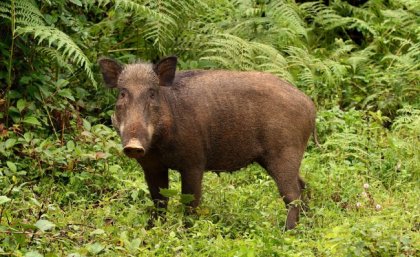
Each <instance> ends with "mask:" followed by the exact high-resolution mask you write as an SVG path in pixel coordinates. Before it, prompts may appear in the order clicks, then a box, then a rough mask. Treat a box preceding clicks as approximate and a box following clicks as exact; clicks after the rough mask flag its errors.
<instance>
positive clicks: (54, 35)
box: [16, 26, 96, 87]
mask: <svg viewBox="0 0 420 257" xmlns="http://www.w3.org/2000/svg"><path fill="white" fill-rule="evenodd" d="M16 32H17V34H18V35H24V34H30V35H33V36H34V38H35V39H37V40H38V44H41V43H43V42H44V41H46V40H47V41H48V45H49V46H52V45H55V46H61V47H60V48H57V50H61V49H62V50H61V51H62V54H63V56H65V58H67V59H68V60H70V61H72V62H74V63H75V64H76V65H80V66H82V67H83V69H84V71H85V73H86V75H87V76H88V78H89V79H90V80H91V81H92V83H93V84H94V86H95V87H96V81H95V79H94V76H93V72H92V69H91V63H90V61H89V59H88V58H87V57H86V55H85V54H84V53H83V51H82V50H81V49H80V48H79V47H78V46H77V44H76V43H74V41H73V40H72V39H71V38H70V37H69V36H68V35H67V34H65V33H64V32H62V31H60V30H58V29H55V28H52V27H48V26H26V27H21V28H18V29H17V30H16Z"/></svg>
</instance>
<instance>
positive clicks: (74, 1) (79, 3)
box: [70, 0, 82, 6]
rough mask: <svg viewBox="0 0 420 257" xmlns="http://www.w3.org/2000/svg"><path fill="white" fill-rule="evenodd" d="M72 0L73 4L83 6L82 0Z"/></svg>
mask: <svg viewBox="0 0 420 257" xmlns="http://www.w3.org/2000/svg"><path fill="white" fill-rule="evenodd" d="M70 2H72V3H73V4H75V5H77V6H82V2H80V0H70Z"/></svg>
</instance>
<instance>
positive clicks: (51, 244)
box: [0, 109, 420, 257]
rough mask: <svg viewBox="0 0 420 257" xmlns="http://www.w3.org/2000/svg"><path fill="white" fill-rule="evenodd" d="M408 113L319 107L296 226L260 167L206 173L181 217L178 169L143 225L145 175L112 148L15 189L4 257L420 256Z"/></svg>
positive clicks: (1, 227)
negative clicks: (391, 116) (75, 168)
mask: <svg viewBox="0 0 420 257" xmlns="http://www.w3.org/2000/svg"><path fill="white" fill-rule="evenodd" d="M405 115H406V118H405V119H404V120H399V121H397V123H396V125H395V126H394V127H393V128H392V129H391V130H387V129H384V128H383V127H382V126H381V125H380V123H379V122H375V121H374V119H373V118H372V117H376V116H375V115H374V114H368V115H367V114H365V113H362V112H360V111H356V110H349V111H347V112H343V111H340V110H338V109H334V110H325V111H321V112H320V113H319V122H318V129H319V134H320V138H321V141H322V145H323V148H322V149H318V148H316V147H315V146H314V145H313V144H312V143H311V144H310V146H309V148H308V151H307V153H306V155H305V159H304V161H303V163H302V168H301V173H302V176H303V177H304V178H305V180H306V181H307V182H308V189H307V190H306V192H305V194H306V195H307V196H308V197H309V198H310V201H309V207H310V208H309V210H308V211H306V212H304V213H303V214H302V216H301V220H300V223H299V226H298V227H297V228H296V229H295V230H293V231H284V230H283V227H284V223H285V218H286V209H285V206H284V203H283V201H282V200H281V199H279V197H278V192H277V189H276V187H275V184H274V182H273V180H272V179H271V178H270V177H269V176H268V175H267V173H266V172H265V171H264V170H263V169H262V168H261V167H260V166H258V165H256V164H253V165H250V166H248V167H246V168H244V169H242V170H240V171H238V172H235V173H232V174H228V173H222V174H221V175H220V176H218V175H216V174H215V173H210V172H208V173H206V174H205V176H204V182H203V191H204V194H203V202H202V204H201V206H200V207H199V209H198V214H197V215H193V216H185V215H184V214H183V205H182V204H181V202H180V195H179V192H180V178H179V174H178V173H177V172H176V171H172V172H171V173H170V177H171V189H173V190H174V192H177V193H176V194H175V195H174V196H173V197H171V199H170V203H169V210H168V214H167V220H166V222H158V223H157V225H156V226H155V227H154V228H152V229H150V230H146V229H145V225H146V223H147V220H148V217H149V214H148V211H149V209H150V208H151V207H152V202H151V200H149V198H148V191H147V187H146V185H145V182H144V178H143V175H142V173H141V172H140V169H139V168H138V167H137V164H136V163H134V162H132V161H129V160H127V159H125V158H121V157H122V155H119V154H118V153H116V154H114V155H112V156H110V157H109V160H108V166H107V168H106V167H105V166H103V168H102V170H96V171H90V172H88V173H87V174H84V175H83V176H76V175H73V176H69V177H70V179H69V180H63V179H60V176H57V175H56V176H53V175H45V176H43V177H42V178H41V180H39V181H36V182H31V183H29V184H25V185H22V186H21V188H20V189H19V190H20V191H16V193H10V194H9V196H8V197H9V198H10V199H12V200H11V201H9V202H7V203H3V204H2V205H0V206H2V209H0V210H2V215H3V216H2V220H1V224H0V239H1V240H0V255H11V256H96V255H101V256H247V257H249V256H418V255H419V253H420V252H419V249H420V233H419V230H420V210H419V208H420V206H419V204H418V199H419V196H420V187H419V183H418V182H419V178H420V174H419V173H420V170H419V167H420V165H419V164H420V161H419V158H418V157H419V154H418V152H417V151H416V149H419V147H420V143H419V138H418V136H419V134H418V131H417V130H416V127H414V125H415V124H417V123H416V122H419V121H418V116H413V115H411V116H410V115H409V114H405ZM397 125H398V126H397ZM115 155H116V156H115ZM113 165H114V166H113ZM115 165H119V166H115ZM111 166H113V167H123V168H110V167H111ZM100 167H102V166H100ZM82 173H83V172H82ZM80 174H81V173H80ZM80 174H77V175H80ZM12 191H13V190H12ZM40 219H41V220H47V221H49V222H50V223H51V224H49V226H48V224H47V225H46V226H45V224H44V225H40V224H36V223H37V221H38V220H40ZM34 224H36V225H34Z"/></svg>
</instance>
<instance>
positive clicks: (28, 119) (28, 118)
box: [23, 116, 41, 126]
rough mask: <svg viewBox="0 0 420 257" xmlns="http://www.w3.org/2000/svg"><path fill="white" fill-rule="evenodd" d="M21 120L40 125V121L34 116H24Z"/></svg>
mask: <svg viewBox="0 0 420 257" xmlns="http://www.w3.org/2000/svg"><path fill="white" fill-rule="evenodd" d="M23 122H24V123H27V124H31V125H35V126H41V123H40V122H39V121H38V119H37V118H35V117H34V116H29V117H25V118H24V119H23Z"/></svg>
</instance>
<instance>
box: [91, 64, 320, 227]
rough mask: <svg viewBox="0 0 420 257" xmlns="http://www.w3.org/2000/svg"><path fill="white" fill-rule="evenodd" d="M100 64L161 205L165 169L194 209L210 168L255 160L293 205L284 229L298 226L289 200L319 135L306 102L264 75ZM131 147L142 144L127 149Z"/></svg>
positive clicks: (123, 132)
mask: <svg viewBox="0 0 420 257" xmlns="http://www.w3.org/2000/svg"><path fill="white" fill-rule="evenodd" d="M99 63H100V66H101V71H102V73H103V76H104V79H105V82H106V83H107V84H108V85H109V86H111V87H117V88H119V89H120V97H119V99H118V100H117V104H116V114H115V118H114V119H113V120H114V125H115V126H116V128H117V129H118V130H119V133H120V136H121V139H122V143H123V146H124V147H125V152H126V154H127V155H128V156H130V157H132V158H136V159H137V161H138V162H139V163H140V165H141V166H142V168H143V170H144V173H145V178H146V181H147V183H148V186H149V190H150V193H151V197H152V199H153V200H154V201H155V203H156V206H157V207H166V205H167V198H166V197H164V196H162V195H161V194H160V193H159V189H160V188H168V186H169V181H168V169H175V170H178V171H179V172H180V173H181V180H182V193H183V194H192V195H194V197H195V198H194V201H193V202H191V203H190V206H192V207H196V206H197V205H198V204H199V202H200V198H201V187H202V186H201V182H202V178H203V172H204V171H205V170H214V171H234V170H237V169H240V168H242V167H244V166H246V165H248V164H250V163H253V162H257V163H259V164H260V165H261V166H262V167H264V168H265V169H266V170H267V171H268V173H269V174H270V175H271V177H273V179H274V180H275V182H276V184H277V186H278V190H279V192H280V194H281V196H282V197H283V200H284V201H285V203H286V205H287V206H288V208H289V212H288V216H287V221H286V228H287V229H291V228H294V227H295V226H296V223H297V221H298V218H299V207H298V206H296V205H294V204H293V203H292V202H293V201H295V200H299V199H300V197H301V191H302V190H303V188H304V182H303V180H302V179H301V178H300V177H299V167H300V163H301V160H302V157H303V154H304V151H305V149H306V146H307V143H308V139H309V137H310V135H311V133H313V132H314V131H315V115H316V111H315V106H314V104H313V102H312V101H311V100H310V99H309V97H307V96H306V95H305V94H303V93H302V92H301V91H299V90H298V89H297V88H295V87H293V86H292V85H290V84H289V83H287V82H286V81H283V80H281V79H279V78H277V77H276V76H274V75H271V74H268V73H263V72H236V71H223V70H216V71H204V70H197V71H181V72H176V73H175V67H176V58H175V57H169V58H166V59H163V60H162V61H160V62H159V63H158V64H157V65H155V66H153V65H151V64H130V65H126V66H125V68H123V67H122V66H121V65H119V64H118V63H116V62H115V61H112V60H110V59H102V60H100V61H99ZM115 76H117V77H115ZM134 139H135V141H133V140H134ZM131 142H135V144H137V145H136V146H133V147H132V146H131V145H130V147H128V146H127V144H132V143H131ZM133 144H134V143H133Z"/></svg>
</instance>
